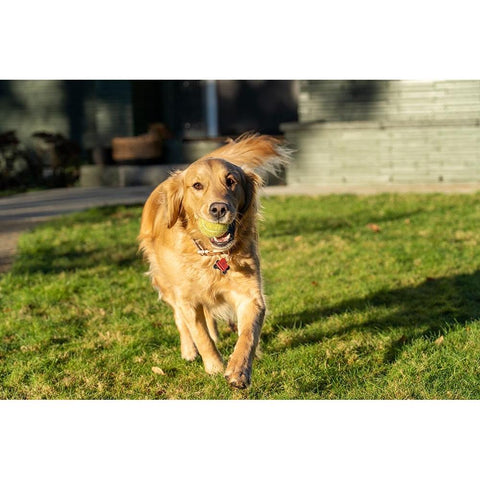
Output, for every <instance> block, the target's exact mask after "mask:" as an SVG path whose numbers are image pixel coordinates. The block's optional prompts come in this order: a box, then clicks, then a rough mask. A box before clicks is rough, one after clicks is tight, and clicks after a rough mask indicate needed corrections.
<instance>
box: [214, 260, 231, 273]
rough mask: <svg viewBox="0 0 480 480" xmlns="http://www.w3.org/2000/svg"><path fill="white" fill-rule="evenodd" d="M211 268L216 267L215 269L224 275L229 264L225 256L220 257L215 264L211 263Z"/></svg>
mask: <svg viewBox="0 0 480 480" xmlns="http://www.w3.org/2000/svg"><path fill="white" fill-rule="evenodd" d="M213 268H216V269H217V270H220V271H221V272H222V273H223V274H224V275H225V274H226V273H227V272H228V269H229V268H230V266H229V265H228V263H227V260H226V259H225V258H221V259H220V260H217V261H216V262H215V264H214V265H213Z"/></svg>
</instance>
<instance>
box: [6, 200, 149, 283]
mask: <svg viewBox="0 0 480 480" xmlns="http://www.w3.org/2000/svg"><path fill="white" fill-rule="evenodd" d="M137 207H138V206H136V205H135V206H129V207H124V206H107V207H99V208H93V209H91V210H88V211H86V212H81V213H77V214H74V215H71V216H66V217H62V218H61V219H54V220H51V221H49V223H48V224H47V225H45V226H43V225H41V226H39V227H38V229H39V230H41V229H42V228H49V229H53V230H54V231H55V229H58V230H60V229H64V230H65V229H72V230H73V229H75V228H77V227H82V228H88V227H89V226H93V225H98V224H103V223H104V224H105V230H104V232H105V233H102V234H100V239H99V241H98V242H95V241H94V240H95V237H93V241H92V242H91V244H95V243H97V244H98V245H99V246H98V247H93V246H91V245H89V246H87V245H85V244H83V243H82V241H81V240H71V239H70V240H65V241H64V242H62V243H60V245H55V246H51V245H50V244H48V243H47V242H46V241H44V242H43V243H41V244H39V245H33V248H32V249H31V250H30V249H28V250H26V251H22V250H21V251H20V253H19V255H18V257H17V259H16V261H15V263H14V265H13V268H12V271H13V272H14V273H18V274H25V273H44V274H49V273H60V272H73V271H78V270H82V269H84V270H87V269H90V268H95V267H99V266H112V265H113V266H116V267H119V268H128V267H130V266H133V265H136V264H140V263H141V256H140V254H139V253H138V245H137V243H136V240H135V237H133V238H132V241H131V242H130V241H129V242H125V241H124V238H119V241H118V243H117V244H116V245H115V244H113V245H112V244H111V242H110V243H109V242H107V243H109V245H108V247H104V248H102V245H101V244H102V242H103V240H104V239H103V236H106V235H110V236H111V237H112V238H114V236H115V235H124V232H123V231H122V230H118V231H115V230H111V222H115V221H126V220H130V219H132V218H135V219H138V223H140V214H139V212H138V209H137ZM106 222H110V223H106Z"/></svg>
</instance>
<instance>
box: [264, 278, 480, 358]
mask: <svg viewBox="0 0 480 480" xmlns="http://www.w3.org/2000/svg"><path fill="white" fill-rule="evenodd" d="M375 307H386V308H388V309H389V310H392V313H390V314H388V315H386V316H383V317H382V316H379V317H378V318H375V319H374V320H368V321H366V322H364V323H361V324H351V323H350V324H349V325H346V326H345V327H341V328H336V329H335V328H334V329H331V330H328V329H326V331H323V332H320V333H319V332H312V333H310V334H309V333H305V332H302V333H299V335H298V337H297V338H295V337H294V338H293V339H292V341H291V342H289V344H288V346H278V347H277V346H276V347H275V348H274V350H276V351H281V350H285V349H286V348H291V347H292V346H298V345H303V344H313V343H317V342H320V341H322V340H323V339H325V338H331V337H334V336H340V335H345V334H348V333H350V332H353V331H364V332H371V333H377V332H382V331H391V330H392V329H405V332H407V333H405V334H402V335H401V336H400V337H399V338H398V340H396V341H394V342H393V343H392V344H391V347H390V349H389V350H388V351H387V352H386V354H385V358H384V362H385V363H391V362H394V361H395V360H396V359H397V357H398V355H399V353H400V352H401V351H402V349H403V347H404V346H405V345H408V344H410V343H412V342H413V341H414V340H416V339H417V338H428V337H432V336H434V335H435V336H438V335H441V334H443V333H445V332H446V331H447V330H448V328H449V326H453V325H459V324H460V325H465V324H467V323H469V322H470V321H474V320H478V319H479V318H480V270H477V271H476V272H475V273H473V274H470V275H469V274H462V275H453V276H451V277H439V278H426V279H425V281H423V282H422V283H421V284H419V285H418V286H415V287H403V288H398V289H394V290H380V291H378V292H375V293H373V294H371V295H368V296H366V297H363V298H354V299H351V300H347V301H344V302H341V303H339V304H337V305H334V306H333V307H326V308H314V309H311V310H305V311H303V312H299V313H296V314H292V315H285V316H280V317H277V318H276V321H275V323H274V324H273V325H272V327H273V328H272V332H271V333H270V335H268V336H272V335H275V334H276V333H277V332H278V331H279V330H280V329H285V328H287V329H288V328H291V329H299V328H302V327H305V326H308V325H310V324H313V323H315V322H321V321H322V319H326V318H328V317H330V316H332V315H338V314H343V313H347V312H348V313H355V312H359V313H362V312H367V311H371V310H372V308H375ZM408 332H411V333H408ZM268 336H267V337H268ZM265 340H267V341H268V338H266V339H265Z"/></svg>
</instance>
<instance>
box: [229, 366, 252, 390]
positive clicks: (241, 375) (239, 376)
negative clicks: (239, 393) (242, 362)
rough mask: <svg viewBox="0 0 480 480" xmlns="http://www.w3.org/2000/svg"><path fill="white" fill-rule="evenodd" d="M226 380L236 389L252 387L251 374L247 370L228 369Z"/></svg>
mask: <svg viewBox="0 0 480 480" xmlns="http://www.w3.org/2000/svg"><path fill="white" fill-rule="evenodd" d="M225 379H226V380H227V382H228V384H229V385H230V386H231V387H234V388H247V387H249V386H250V372H248V371H246V370H238V371H235V370H233V371H231V370H229V369H227V371H226V373H225Z"/></svg>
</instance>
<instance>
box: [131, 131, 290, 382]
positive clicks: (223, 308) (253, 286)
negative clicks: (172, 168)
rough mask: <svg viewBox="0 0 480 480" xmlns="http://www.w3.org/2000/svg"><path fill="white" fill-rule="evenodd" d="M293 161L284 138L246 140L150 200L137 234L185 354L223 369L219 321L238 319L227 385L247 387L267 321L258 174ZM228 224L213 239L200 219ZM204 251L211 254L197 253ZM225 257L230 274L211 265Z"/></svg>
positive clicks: (168, 183) (174, 179)
mask: <svg viewBox="0 0 480 480" xmlns="http://www.w3.org/2000/svg"><path fill="white" fill-rule="evenodd" d="M287 160H288V151H287V150H286V149H284V148H283V147H282V146H281V144H280V142H279V140H277V139H275V138H274V137H271V136H266V135H243V136H241V137H239V138H238V139H237V140H235V141H233V140H229V141H228V142H227V144H226V145H224V146H222V147H220V148H218V149H217V150H215V151H213V152H212V153H210V154H209V155H206V156H204V157H202V158H201V159H199V160H197V161H196V162H194V163H192V164H191V165H190V166H189V167H188V168H187V169H185V170H184V171H181V172H180V171H179V172H175V173H173V174H172V175H171V176H170V177H169V178H168V179H167V180H165V181H164V182H163V183H161V184H160V185H159V186H158V187H157V188H156V189H155V190H154V191H153V192H152V194H151V195H150V197H149V198H148V199H147V201H146V203H145V206H144V209H143V213H142V222H141V227H140V235H139V237H138V239H139V242H140V248H141V250H142V251H143V252H144V255H145V258H146V259H147V261H148V263H149V265H150V270H149V274H150V277H151V281H152V284H153V286H154V287H155V288H156V289H157V290H158V291H159V294H160V296H161V298H162V299H163V300H164V301H165V302H166V303H168V304H169V305H170V306H171V307H172V309H173V312H174V317H175V323H176V326H177V328H178V331H179V333H180V348H181V354H182V357H183V358H184V359H186V360H193V359H194V358H195V357H196V356H197V354H198V353H199V354H200V355H201V357H202V360H203V363H204V367H205V370H206V371H207V372H208V373H210V374H215V373H220V372H224V364H223V360H222V357H221V355H220V353H219V352H218V350H217V348H216V346H215V344H216V342H217V339H218V334H217V327H216V319H217V318H219V317H223V318H227V319H229V320H230V321H233V320H235V321H236V323H237V329H238V340H237V344H236V346H235V349H234V352H233V354H232V356H231V358H230V361H229V362H228V364H227V367H226V370H225V378H226V379H227V381H228V382H229V384H230V385H232V386H234V387H238V388H245V387H247V386H248V385H249V384H250V377H251V370H252V361H253V358H254V355H255V351H256V348H257V345H258V342H259V337H260V330H261V328H262V324H263V320H264V316H265V299H264V295H263V290H262V279H261V275H260V260H259V254H258V236H257V229H256V222H257V211H258V207H257V190H258V187H259V185H261V184H262V180H261V177H260V176H259V175H257V173H255V172H258V171H261V170H263V171H265V170H271V169H272V168H276V167H278V166H279V165H281V164H283V163H285V162H286V161H287ZM198 217H202V218H203V219H204V220H207V221H209V222H219V223H225V224H230V225H231V227H230V229H229V233H228V234H225V235H226V236H225V237H224V236H222V237H221V238H215V237H213V238H212V239H209V238H207V237H206V236H205V235H203V234H202V233H201V232H200V230H199V229H198V227H197V221H196V219H197V218H198ZM199 248H201V249H205V250H208V251H209V252H208V254H206V255H200V254H199V253H198V250H199ZM222 257H223V258H226V260H227V262H228V265H229V267H230V269H229V270H228V272H227V273H226V274H223V273H222V272H221V271H220V270H218V269H215V268H214V264H215V262H216V261H217V260H218V259H220V258H222Z"/></svg>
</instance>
